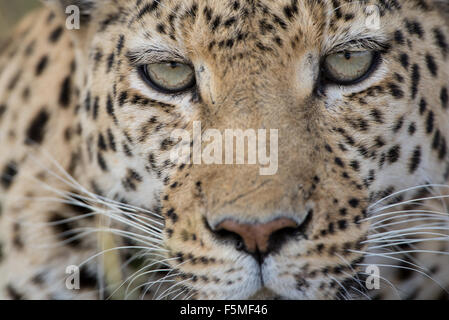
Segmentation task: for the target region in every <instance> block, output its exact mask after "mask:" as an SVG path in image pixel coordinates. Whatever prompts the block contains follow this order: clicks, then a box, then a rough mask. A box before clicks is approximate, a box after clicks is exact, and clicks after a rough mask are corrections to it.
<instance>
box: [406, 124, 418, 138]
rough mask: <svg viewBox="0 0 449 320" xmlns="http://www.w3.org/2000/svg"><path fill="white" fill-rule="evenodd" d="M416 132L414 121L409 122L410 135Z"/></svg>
mask: <svg viewBox="0 0 449 320" xmlns="http://www.w3.org/2000/svg"><path fill="white" fill-rule="evenodd" d="M415 132H416V124H415V123H414V122H412V123H410V125H409V126H408V133H409V134H410V135H411V136H412V135H414V134H415Z"/></svg>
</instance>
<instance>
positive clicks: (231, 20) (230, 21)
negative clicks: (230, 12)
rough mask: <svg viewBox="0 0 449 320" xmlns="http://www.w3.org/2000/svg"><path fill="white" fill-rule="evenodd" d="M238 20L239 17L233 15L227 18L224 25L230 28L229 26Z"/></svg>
mask: <svg viewBox="0 0 449 320" xmlns="http://www.w3.org/2000/svg"><path fill="white" fill-rule="evenodd" d="M236 21H237V19H236V18H235V17H231V18H229V19H227V20H226V21H225V22H224V23H223V25H224V26H225V27H226V28H228V27H230V26H231V25H233V24H234V23H235V22H236Z"/></svg>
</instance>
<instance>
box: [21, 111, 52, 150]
mask: <svg viewBox="0 0 449 320" xmlns="http://www.w3.org/2000/svg"><path fill="white" fill-rule="evenodd" d="M49 119H50V115H49V113H48V112H47V111H46V110H45V109H42V110H41V111H40V112H39V113H38V114H37V115H36V116H35V117H34V118H33V120H32V121H31V123H30V125H29V126H28V129H27V132H26V139H25V144H27V145H31V144H34V143H37V144H40V143H42V141H43V140H44V135H45V128H46V125H47V122H48V120H49Z"/></svg>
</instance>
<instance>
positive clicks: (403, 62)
mask: <svg viewBox="0 0 449 320" xmlns="http://www.w3.org/2000/svg"><path fill="white" fill-rule="evenodd" d="M399 61H400V62H401V65H402V66H403V67H404V68H405V69H407V68H408V66H409V62H408V54H406V53H402V54H401V55H400V56H399Z"/></svg>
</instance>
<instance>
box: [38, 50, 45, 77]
mask: <svg viewBox="0 0 449 320" xmlns="http://www.w3.org/2000/svg"><path fill="white" fill-rule="evenodd" d="M47 64H48V56H47V55H44V56H43V57H42V58H41V59H40V60H39V62H38V63H37V65H36V76H40V75H41V74H42V72H44V70H45V67H47Z"/></svg>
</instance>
